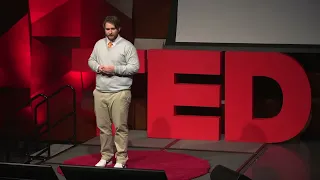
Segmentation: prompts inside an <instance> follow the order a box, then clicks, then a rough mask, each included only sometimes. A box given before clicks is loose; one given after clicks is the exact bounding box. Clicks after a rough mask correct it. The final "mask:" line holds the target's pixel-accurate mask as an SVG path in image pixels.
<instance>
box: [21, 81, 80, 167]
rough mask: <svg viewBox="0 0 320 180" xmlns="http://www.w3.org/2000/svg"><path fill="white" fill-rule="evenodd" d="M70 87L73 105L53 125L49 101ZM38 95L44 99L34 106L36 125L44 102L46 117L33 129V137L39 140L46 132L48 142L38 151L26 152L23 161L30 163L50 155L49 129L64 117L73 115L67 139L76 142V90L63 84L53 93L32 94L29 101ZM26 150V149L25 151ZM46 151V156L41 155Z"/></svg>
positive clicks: (47, 157) (45, 158)
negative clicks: (39, 109)
mask: <svg viewBox="0 0 320 180" xmlns="http://www.w3.org/2000/svg"><path fill="white" fill-rule="evenodd" d="M67 88H69V89H71V90H72V96H73V97H72V98H73V99H72V101H73V102H72V103H73V105H72V106H73V107H72V111H71V112H69V113H67V114H66V115H64V116H63V117H62V118H61V119H59V120H58V121H57V122H55V123H54V124H53V125H50V108H49V107H50V106H49V104H50V103H49V102H50V99H51V98H53V97H54V96H56V95H58V94H59V93H61V92H62V91H63V90H64V89H67ZM39 97H44V99H43V100H42V101H40V102H39V103H38V104H37V105H36V106H35V108H34V122H35V124H36V125H38V108H39V107H40V106H41V105H42V104H45V103H46V111H47V112H46V119H45V122H44V123H43V124H41V125H38V126H37V127H36V129H35V131H34V132H35V135H34V136H35V137H34V138H35V139H36V140H39V139H40V138H41V137H42V136H43V135H44V134H46V133H47V134H48V136H47V137H48V143H47V145H46V146H45V148H44V149H43V150H41V151H40V152H38V153H37V154H35V155H30V154H29V153H27V156H28V160H27V161H26V162H25V163H30V162H31V161H33V160H40V161H45V160H47V159H49V158H50V157H51V148H50V147H51V145H52V144H51V143H50V140H51V134H50V131H51V129H53V128H54V127H56V126H57V125H58V124H60V123H62V122H63V121H65V120H66V119H68V117H70V116H73V135H72V137H71V138H68V139H67V141H69V140H70V141H73V143H74V144H76V141H77V131H76V125H77V116H76V115H77V112H76V91H75V89H74V88H73V87H72V86H71V85H65V86H62V87H60V88H59V89H58V90H56V91H55V92H54V93H52V94H51V95H50V96H46V95H44V94H38V95H36V96H34V97H33V98H31V101H30V102H29V103H32V102H33V101H34V100H36V99H37V98H39ZM45 127H46V129H45V131H42V129H43V128H45ZM27 149H28V143H27ZM27 152H28V151H27ZM45 152H47V155H46V156H41V155H42V154H43V153H45Z"/></svg>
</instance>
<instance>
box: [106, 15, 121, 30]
mask: <svg viewBox="0 0 320 180" xmlns="http://www.w3.org/2000/svg"><path fill="white" fill-rule="evenodd" d="M106 23H110V24H113V25H114V27H115V28H116V29H119V28H120V19H119V18H118V17H117V16H107V17H106V18H105V19H104V21H103V25H102V27H103V29H105V28H106Z"/></svg>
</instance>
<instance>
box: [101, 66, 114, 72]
mask: <svg viewBox="0 0 320 180" xmlns="http://www.w3.org/2000/svg"><path fill="white" fill-rule="evenodd" d="M99 71H101V72H104V73H113V72H114V66H103V65H101V66H99Z"/></svg>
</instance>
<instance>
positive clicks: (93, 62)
mask: <svg viewBox="0 0 320 180" xmlns="http://www.w3.org/2000/svg"><path fill="white" fill-rule="evenodd" d="M97 49H98V43H96V44H95V45H94V48H93V50H92V52H91V55H90V57H89V60H88V65H89V67H90V69H91V70H92V71H94V72H97V73H98V72H99V66H100V64H99V63H98V60H97V56H98V54H97V51H98V50H97Z"/></svg>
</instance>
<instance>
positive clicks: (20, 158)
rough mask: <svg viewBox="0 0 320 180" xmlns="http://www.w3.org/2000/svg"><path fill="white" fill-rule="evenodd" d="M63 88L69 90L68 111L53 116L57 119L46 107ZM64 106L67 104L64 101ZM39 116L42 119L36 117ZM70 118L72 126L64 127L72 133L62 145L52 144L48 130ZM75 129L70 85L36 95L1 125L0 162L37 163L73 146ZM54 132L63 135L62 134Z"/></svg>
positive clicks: (75, 115) (75, 108)
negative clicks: (70, 99)
mask: <svg viewBox="0 0 320 180" xmlns="http://www.w3.org/2000/svg"><path fill="white" fill-rule="evenodd" d="M67 89H70V90H71V91H72V103H71V106H72V108H71V110H69V111H67V112H63V113H64V114H63V115H62V116H61V114H60V113H56V114H59V115H60V117H57V115H56V114H54V111H53V110H52V108H50V107H51V106H50V105H52V103H53V98H54V97H56V96H57V95H59V94H61V93H62V92H63V91H66V90H67ZM60 103H61V101H60ZM65 103H68V102H67V100H66V101H65ZM39 110H43V111H41V112H42V113H39V112H40V111H39ZM39 114H40V115H41V114H42V116H41V117H39ZM70 118H72V119H71V120H72V121H71V122H72V124H70V123H69V127H68V131H71V132H72V133H71V135H70V137H67V138H66V139H64V140H63V143H59V142H56V141H54V138H52V130H54V129H55V128H56V127H57V126H59V125H60V124H62V123H64V122H65V121H66V120H68V119H70ZM53 119H54V120H53ZM56 119H57V120H56ZM70 126H72V127H70ZM76 126H77V107H76V91H75V89H74V88H73V87H72V86H70V85H65V86H62V87H60V88H59V89H57V90H56V91H55V92H53V93H52V94H51V95H45V94H37V95H35V96H34V97H32V98H31V99H30V101H29V102H28V103H27V104H26V105H24V106H23V108H20V111H19V112H18V113H16V114H15V117H14V118H13V119H12V120H11V119H10V121H6V123H5V124H4V125H3V126H2V130H1V132H0V133H1V135H0V138H1V139H2V145H1V146H2V147H3V148H1V152H2V153H1V152H0V161H3V162H16V163H26V164H40V163H42V162H44V161H46V160H48V159H49V158H51V157H53V156H55V155H57V154H59V153H61V152H63V151H64V150H67V149H68V148H70V147H72V146H74V145H76V144H77V131H76V129H77V127H76ZM58 133H60V134H67V132H65V131H64V132H58ZM60 141H61V140H60Z"/></svg>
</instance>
